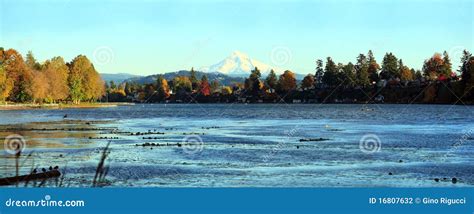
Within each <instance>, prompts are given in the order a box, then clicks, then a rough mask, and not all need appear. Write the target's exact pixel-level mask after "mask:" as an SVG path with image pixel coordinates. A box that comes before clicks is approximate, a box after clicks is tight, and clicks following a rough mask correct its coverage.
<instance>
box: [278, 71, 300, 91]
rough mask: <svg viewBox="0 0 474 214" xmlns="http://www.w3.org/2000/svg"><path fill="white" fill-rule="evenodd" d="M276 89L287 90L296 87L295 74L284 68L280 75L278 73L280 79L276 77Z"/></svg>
mask: <svg viewBox="0 0 474 214" xmlns="http://www.w3.org/2000/svg"><path fill="white" fill-rule="evenodd" d="M278 89H279V90H280V91H281V92H289V91H292V90H295V89H296V75H295V74H294V73H293V72H291V71H289V70H286V71H285V72H284V73H283V74H282V75H280V79H278Z"/></svg>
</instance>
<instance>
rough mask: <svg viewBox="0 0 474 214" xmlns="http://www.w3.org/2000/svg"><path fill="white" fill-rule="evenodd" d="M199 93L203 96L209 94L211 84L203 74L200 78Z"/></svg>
mask: <svg viewBox="0 0 474 214" xmlns="http://www.w3.org/2000/svg"><path fill="white" fill-rule="evenodd" d="M199 94H201V95H204V96H209V95H211V86H210V85H209V80H208V79H207V76H206V75H203V76H202V78H201V83H200V85H199Z"/></svg>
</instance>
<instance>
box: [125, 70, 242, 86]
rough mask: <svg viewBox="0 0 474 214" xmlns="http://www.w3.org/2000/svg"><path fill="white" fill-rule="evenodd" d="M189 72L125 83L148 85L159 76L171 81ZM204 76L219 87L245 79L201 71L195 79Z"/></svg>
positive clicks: (181, 71)
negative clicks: (217, 83) (219, 85)
mask: <svg viewBox="0 0 474 214" xmlns="http://www.w3.org/2000/svg"><path fill="white" fill-rule="evenodd" d="M190 73H191V72H189V71H187V70H180V71H176V72H169V73H164V74H154V75H149V76H145V77H134V78H130V79H127V80H126V81H127V82H136V83H139V84H150V83H155V82H156V80H157V79H158V76H159V75H162V76H163V78H165V79H167V80H172V79H173V78H175V77H177V76H190ZM204 74H205V75H206V76H207V78H208V79H209V81H210V82H212V81H214V80H217V81H219V83H220V84H221V85H232V84H233V83H237V82H239V83H243V82H244V80H245V78H243V77H231V76H228V75H225V74H222V73H218V72H212V73H205V72H202V71H196V77H197V79H199V80H200V79H201V78H202V76H203V75H204Z"/></svg>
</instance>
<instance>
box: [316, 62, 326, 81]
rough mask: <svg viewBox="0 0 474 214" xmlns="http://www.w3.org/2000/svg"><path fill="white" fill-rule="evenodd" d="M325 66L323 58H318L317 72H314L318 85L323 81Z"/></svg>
mask: <svg viewBox="0 0 474 214" xmlns="http://www.w3.org/2000/svg"><path fill="white" fill-rule="evenodd" d="M323 76H324V68H323V60H320V59H318V60H316V73H315V74H314V82H315V84H316V85H320V84H321V83H323Z"/></svg>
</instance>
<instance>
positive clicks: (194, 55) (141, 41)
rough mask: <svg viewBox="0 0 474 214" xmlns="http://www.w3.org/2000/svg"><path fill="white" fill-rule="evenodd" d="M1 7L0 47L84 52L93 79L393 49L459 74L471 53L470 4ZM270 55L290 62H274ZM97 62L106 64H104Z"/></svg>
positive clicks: (306, 65)
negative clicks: (442, 60) (445, 64)
mask: <svg viewBox="0 0 474 214" xmlns="http://www.w3.org/2000/svg"><path fill="white" fill-rule="evenodd" d="M1 5H2V6H1V8H2V9H1V11H2V15H1V16H0V17H1V22H0V23H1V26H0V29H2V32H1V34H0V44H1V45H0V46H3V47H4V48H14V49H17V50H18V51H20V52H21V53H22V54H23V55H25V54H26V53H27V52H28V51H29V50H31V51H33V53H34V55H35V57H36V58H37V59H38V60H39V61H41V62H42V61H44V60H46V59H49V58H51V57H54V56H63V57H64V58H65V60H66V61H70V60H71V59H72V58H73V57H75V56H76V55H79V54H83V55H86V56H88V57H89V58H91V59H92V61H93V62H94V65H95V66H96V68H97V70H98V71H99V72H100V73H130V74H136V75H151V74H157V73H167V72H174V71H178V70H189V69H190V68H191V67H194V68H196V69H197V70H199V69H200V68H201V67H204V66H209V65H212V64H215V63H217V62H219V61H220V60H222V59H224V58H225V57H227V56H228V55H230V54H231V53H232V52H233V51H236V50H238V51H242V52H244V53H246V54H248V55H249V56H250V57H251V58H252V59H256V60H259V61H262V62H263V63H266V64H269V65H271V66H276V67H280V68H283V69H288V70H292V71H294V72H296V73H299V74H307V73H314V67H315V60H316V59H325V58H326V57H327V56H331V57H332V58H333V59H334V60H335V61H336V62H341V63H348V62H349V61H351V62H355V58H356V57H357V55H358V54H359V53H364V54H366V53H367V51H368V50H369V49H370V50H372V51H373V52H374V55H375V57H376V59H377V61H378V62H379V63H380V62H381V60H382V58H383V55H384V54H385V53H386V52H393V53H394V54H395V55H396V56H397V57H399V58H401V59H403V61H404V63H405V64H406V65H408V66H409V67H413V68H415V69H421V67H422V64H423V61H424V60H425V59H427V58H429V57H430V56H432V55H433V54H434V53H435V52H439V53H442V52H443V51H444V50H446V51H448V53H450V54H451V59H452V62H453V70H457V68H458V65H459V56H460V55H461V51H462V49H468V50H470V51H473V49H474V48H473V47H474V45H473V40H472V38H473V35H474V33H473V29H474V27H473V21H472V20H474V17H473V13H472V11H473V10H474V3H473V2H472V1H469V0H467V1H466V0H455V1H431V0H430V1H421V0H419V1H405V0H403V1H397V2H385V1H384V2H378V1H369V0H367V1H338V2H331V1H326V0H318V1H299V2H297V3H292V2H289V1H276V2H270V1H231V2H224V1H153V0H150V1H124V0H121V1H101V2H97V1H90V0H85V1H76V0H56V1H54V0H40V1H31V0H20V1H9V0H1ZM275 51H283V52H284V53H283V54H286V55H287V56H288V57H287V59H286V60H285V61H284V63H281V65H280V63H279V62H277V63H275V59H274V58H275V56H274V53H275ZM94 53H95V54H94ZM97 53H99V54H97ZM95 55H97V56H96V57H95ZM101 55H102V56H104V57H108V58H104V59H103V60H105V61H101V59H100V56H101ZM98 57H99V60H98V59H97V58H98ZM97 61H98V62H97Z"/></svg>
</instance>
